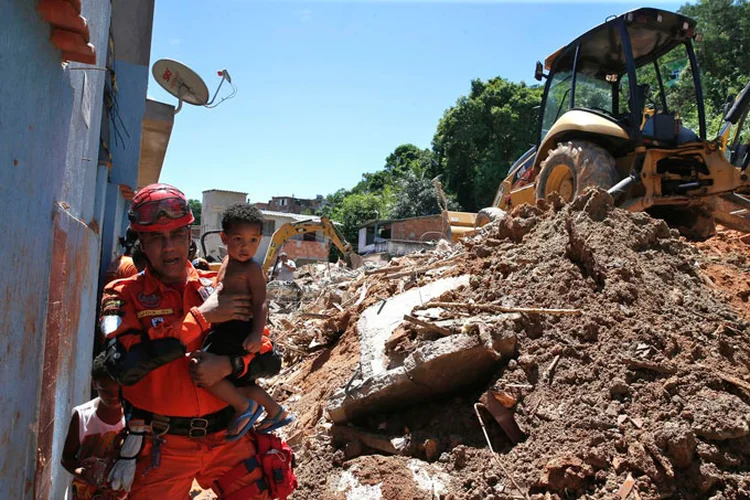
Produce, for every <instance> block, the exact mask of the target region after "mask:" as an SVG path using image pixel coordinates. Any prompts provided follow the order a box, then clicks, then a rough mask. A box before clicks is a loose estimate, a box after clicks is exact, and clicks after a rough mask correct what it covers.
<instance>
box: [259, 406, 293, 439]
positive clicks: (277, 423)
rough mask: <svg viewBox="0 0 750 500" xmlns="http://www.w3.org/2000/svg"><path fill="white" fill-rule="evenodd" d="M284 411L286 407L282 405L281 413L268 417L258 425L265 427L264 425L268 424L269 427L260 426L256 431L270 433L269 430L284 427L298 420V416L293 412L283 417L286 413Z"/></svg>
mask: <svg viewBox="0 0 750 500" xmlns="http://www.w3.org/2000/svg"><path fill="white" fill-rule="evenodd" d="M284 411H285V410H284V407H282V408H281V411H279V413H278V414H277V415H276V416H275V417H273V418H270V417H266V418H264V419H263V420H261V421H260V423H259V424H258V427H263V426H264V425H268V427H266V428H265V429H259V428H258V427H256V429H255V432H257V433H259V434H268V433H269V432H272V431H275V430H276V429H278V428H280V427H284V426H285V425H289V424H291V423H292V422H294V421H295V420H297V417H295V416H294V415H292V414H291V413H290V414H289V415H287V417H286V418H284V419H282V418H281V415H282V414H283V413H284Z"/></svg>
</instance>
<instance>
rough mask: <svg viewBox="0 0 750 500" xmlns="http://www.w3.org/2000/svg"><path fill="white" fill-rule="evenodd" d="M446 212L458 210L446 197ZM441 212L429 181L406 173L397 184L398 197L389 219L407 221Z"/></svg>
mask: <svg viewBox="0 0 750 500" xmlns="http://www.w3.org/2000/svg"><path fill="white" fill-rule="evenodd" d="M446 198H447V200H446V201H447V203H448V210H460V209H461V207H460V206H459V205H458V203H457V202H456V200H455V199H454V197H452V196H450V195H447V196H446ZM440 212H441V208H440V204H439V203H438V193H437V190H436V189H435V185H434V184H433V183H432V181H431V180H430V179H426V178H424V177H421V176H418V175H417V174H416V172H413V171H407V172H406V174H405V175H404V176H403V177H402V179H401V180H400V181H399V183H398V196H397V197H396V202H395V203H394V204H393V208H392V209H391V218H393V219H407V218H409V217H420V216H422V215H433V214H439V213H440Z"/></svg>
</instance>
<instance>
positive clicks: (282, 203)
mask: <svg viewBox="0 0 750 500" xmlns="http://www.w3.org/2000/svg"><path fill="white" fill-rule="evenodd" d="M324 202H325V198H323V196H322V195H318V196H316V197H315V198H314V199H312V200H307V199H303V198H295V197H294V196H272V197H271V199H270V200H269V202H268V203H255V206H256V207H258V208H259V209H261V210H271V211H273V212H282V213H285V214H312V213H315V211H316V210H318V209H319V208H320V207H322V206H323V203H324Z"/></svg>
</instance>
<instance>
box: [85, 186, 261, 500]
mask: <svg viewBox="0 0 750 500" xmlns="http://www.w3.org/2000/svg"><path fill="white" fill-rule="evenodd" d="M128 217H129V220H130V227H131V228H132V229H133V230H135V231H136V232H137V233H138V237H139V241H140V247H141V249H142V251H143V253H144V254H145V255H146V257H147V259H148V266H147V268H146V270H145V272H143V273H139V274H137V275H135V276H132V277H130V278H127V279H124V280H118V281H115V282H112V283H110V284H109V285H108V286H107V287H106V288H105V290H104V295H103V297H102V308H101V311H102V316H101V320H100V326H101V330H102V332H103V333H104V335H105V336H106V338H107V340H108V345H107V367H108V369H109V371H110V372H111V374H112V375H113V376H114V377H115V378H116V379H117V380H118V381H119V382H120V383H121V384H122V385H123V387H122V396H123V399H124V400H125V405H126V408H127V409H128V410H129V413H130V415H129V419H128V420H129V426H130V422H131V421H133V422H138V421H142V422H141V423H145V427H135V426H130V428H131V430H132V429H135V428H139V429H143V428H147V429H150V432H149V431H148V430H147V431H146V435H145V436H143V437H142V438H141V437H140V435H139V434H136V433H133V434H131V436H128V438H126V444H127V440H128V439H132V438H134V437H137V438H139V439H142V442H143V445H142V446H139V447H140V448H141V449H140V453H137V459H136V462H135V467H134V470H135V473H134V475H133V476H131V477H134V482H133V483H132V487H130V481H127V484H126V485H125V486H124V488H125V489H127V488H131V489H130V496H129V498H132V499H136V500H137V499H152V498H165V499H171V498H188V495H189V492H190V488H191V484H192V481H193V479H194V478H195V479H196V480H197V481H198V483H199V484H200V485H201V487H203V488H204V489H207V488H211V487H212V486H213V483H214V482H215V481H217V480H219V479H222V483H223V484H224V487H225V490H224V491H223V492H222V493H223V494H224V495H226V496H228V495H232V494H234V496H233V498H238V499H246V498H267V497H268V495H267V493H266V490H265V489H264V487H265V483H264V482H263V481H262V480H261V478H262V471H261V470H260V468H257V467H256V468H252V470H248V469H249V466H248V465H246V463H250V461H249V460H248V459H251V458H253V457H254V456H255V454H256V449H255V444H254V438H253V437H252V436H253V434H252V433H248V434H247V435H245V436H243V437H242V438H241V439H238V440H237V441H231V442H230V441H227V440H226V439H225V437H224V435H225V432H226V428H227V425H228V424H229V422H230V420H231V418H232V416H233V415H234V409H233V408H232V407H231V406H227V404H226V403H224V402H223V401H221V400H220V399H218V398H216V397H215V396H213V395H211V394H210V393H209V392H208V391H206V390H204V389H203V388H202V387H204V386H210V385H213V384H215V383H216V382H218V381H219V380H221V379H222V378H225V377H227V376H230V377H237V378H238V379H239V378H241V377H242V376H243V375H245V374H246V372H247V366H248V364H249V362H250V360H251V359H252V357H253V355H252V354H250V355H246V356H232V357H229V356H219V355H214V354H210V353H206V352H201V351H200V348H201V346H202V343H203V340H204V338H205V336H206V334H207V332H208V330H209V327H210V323H219V322H224V321H229V320H234V319H238V320H243V321H247V320H248V319H249V317H250V314H251V302H250V297H249V296H248V295H242V294H234V295H230V294H219V293H218V291H219V290H214V288H213V280H212V277H213V273H207V272H203V271H196V270H195V269H194V268H193V266H192V265H191V264H190V262H189V261H188V253H189V249H190V227H189V225H190V224H191V223H192V222H193V220H194V218H193V214H192V212H191V211H190V208H189V207H188V204H187V199H186V198H185V195H184V194H183V193H182V192H181V191H179V190H178V189H176V188H175V187H173V186H170V185H167V184H152V185H150V186H146V187H145V188H143V189H142V190H141V191H139V192H138V193H137V195H136V196H135V198H134V199H133V202H132V204H131V207H130V211H129V214H128ZM219 289H220V287H219ZM186 353H190V354H188V355H186ZM139 443H140V441H139ZM123 449H125V445H123ZM136 449H138V448H136ZM121 455H122V454H121ZM120 458H121V461H123V463H125V462H124V460H127V458H129V457H124V456H121V457H120ZM129 463H130V464H132V462H129ZM230 477H231V481H229V483H231V485H230V486H229V487H228V489H227V486H226V483H227V478H230ZM259 480H260V481H259ZM118 482H121V481H119V480H118ZM113 484H114V483H113ZM123 484H125V483H123Z"/></svg>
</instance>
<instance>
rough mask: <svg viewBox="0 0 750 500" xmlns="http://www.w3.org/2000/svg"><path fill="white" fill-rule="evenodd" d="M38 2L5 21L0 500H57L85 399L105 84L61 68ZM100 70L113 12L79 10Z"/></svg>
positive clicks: (1, 58)
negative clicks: (67, 444) (70, 433)
mask: <svg viewBox="0 0 750 500" xmlns="http://www.w3.org/2000/svg"><path fill="white" fill-rule="evenodd" d="M36 4H37V2H35V1H25V2H22V1H14V2H5V5H4V6H3V8H2V15H0V73H2V78H0V106H2V110H1V111H0V213H2V214H3V219H2V220H3V223H2V224H3V244H2V245H0V261H2V262H7V263H12V266H13V272H12V273H3V275H2V276H1V277H0V290H2V292H3V300H2V301H0V325H2V330H3V335H2V336H1V337H0V422H2V424H0V429H2V433H1V434H0V443H1V444H2V450H3V453H2V454H0V491H2V496H3V497H4V498H31V497H32V496H36V497H38V498H62V496H63V493H64V489H65V486H66V484H67V482H68V481H69V476H68V475H67V473H64V472H62V468H61V467H60V466H59V465H58V464H59V460H60V454H61V451H62V445H63V440H64V438H65V431H66V430H67V424H68V420H69V415H70V408H71V406H72V405H73V404H77V403H80V402H81V401H84V400H86V399H88V397H89V376H88V374H89V371H90V368H91V350H92V344H93V331H94V322H95V308H96V289H95V284H96V275H97V273H96V271H97V267H98V263H99V262H98V257H99V242H100V237H99V229H100V227H101V225H102V221H101V214H102V213H103V208H104V205H105V201H104V199H103V197H104V191H105V190H104V184H103V182H102V172H101V170H100V168H99V167H98V164H97V157H98V148H99V128H100V123H101V120H100V113H101V102H102V88H103V82H104V73H103V72H101V71H91V70H83V71H82V70H74V69H72V68H75V67H81V66H82V65H79V64H76V63H73V64H71V65H70V66H69V67H64V66H63V65H61V55H60V52H59V51H58V50H57V49H55V48H54V47H53V46H52V44H51V43H50V42H49V36H50V27H49V25H47V24H46V23H44V22H43V21H42V20H41V18H40V17H39V15H38V14H37V12H36ZM82 15H83V16H85V17H86V18H87V19H88V21H89V29H90V32H91V43H93V44H94V46H95V47H96V49H97V53H98V57H97V65H98V66H102V65H104V63H105V55H106V50H107V37H108V30H109V19H110V3H109V2H100V1H96V0H83V2H82Z"/></svg>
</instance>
